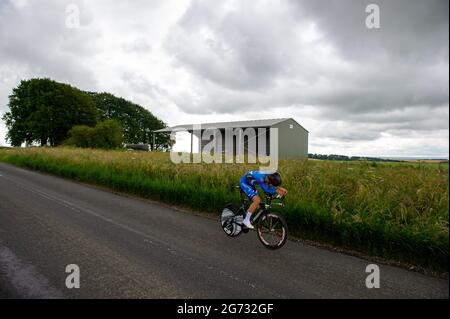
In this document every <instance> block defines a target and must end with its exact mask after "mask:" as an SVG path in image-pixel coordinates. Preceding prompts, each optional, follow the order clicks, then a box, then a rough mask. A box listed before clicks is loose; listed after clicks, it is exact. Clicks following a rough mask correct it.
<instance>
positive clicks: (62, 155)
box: [0, 148, 449, 271]
mask: <svg viewBox="0 0 450 319" xmlns="http://www.w3.org/2000/svg"><path fill="white" fill-rule="evenodd" d="M0 161H3V162H8V163H11V164H14V165H18V166H22V167H27V168H31V169H35V170H40V171H43V172H47V173H51V174H55V175H59V176H63V177H66V178H71V179H75V180H78V181H83V182H88V183H92V184H97V185H102V186H106V187H109V188H111V189H114V190H117V191H122V192H126V193H131V194H135V195H138V196H141V197H145V198H150V199H153V200H159V201H162V202H165V203H169V204H176V205H181V206H185V207H189V208H192V209H196V210H201V211H206V212H215V213H217V214H219V212H220V210H221V208H222V207H223V206H224V204H226V203H228V202H232V201H237V200H238V198H239V194H238V192H237V191H236V190H235V189H234V186H235V185H237V183H238V181H239V178H240V177H241V175H242V174H243V173H244V172H245V171H246V170H251V169H257V168H258V166H257V165H256V164H251V165H250V164H173V163H172V162H171V161H170V157H169V154H168V153H156V152H155V153H146V152H127V151H101V150H89V149H71V148H27V149H20V148H11V149H0ZM279 171H280V172H281V174H282V176H283V186H284V187H286V188H287V189H288V191H289V194H288V196H287V198H286V207H284V208H282V209H280V211H279V212H280V213H282V214H283V215H284V216H285V217H286V220H287V223H288V226H289V230H290V233H291V234H293V235H295V236H298V237H300V238H304V239H308V240H314V241H318V242H321V243H327V244H332V245H335V246H338V247H344V248H350V249H352V250H355V251H360V252H363V253H365V254H368V255H372V256H381V257H384V258H388V259H393V260H396V261H400V262H404V263H407V264H414V265H417V266H420V267H425V268H428V269H433V270H438V271H447V267H448V252H449V249H448V248H449V247H448V246H449V241H448V240H449V236H448V218H449V216H448V199H449V197H448V196H449V194H448V188H449V184H448V182H449V180H448V177H449V175H448V164H439V163H395V164H392V165H391V164H389V163H377V162H332V161H318V160H307V161H306V160H305V161H300V160H298V161H296V160H285V161H280V163H279ZM218 231H219V228H218Z"/></svg>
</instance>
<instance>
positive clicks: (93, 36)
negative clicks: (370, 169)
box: [0, 0, 449, 157]
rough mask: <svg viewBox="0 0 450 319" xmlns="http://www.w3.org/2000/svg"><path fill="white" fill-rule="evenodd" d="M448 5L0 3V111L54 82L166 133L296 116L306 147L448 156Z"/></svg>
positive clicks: (340, 1)
mask: <svg viewBox="0 0 450 319" xmlns="http://www.w3.org/2000/svg"><path fill="white" fill-rule="evenodd" d="M370 3H375V4H378V5H379V8H380V28H378V29H377V28H372V29H369V28H367V26H366V17H367V16H368V15H369V13H366V11H365V9H366V6H367V5H368V4H370ZM74 5H75V6H76V7H74ZM448 5H449V1H448V0H436V1H433V0H421V1H412V0H389V1H379V0H371V1H365V0H336V1H332V0H314V1H313V0H309V1H302V0H292V1H289V0H286V1H274V0H270V1H264V0H258V1H247V0H242V1H222V0H220V1H219V0H217V1H213V0H209V1H197V0H192V1H188V0H186V1H184V0H129V1H126V0H114V1H113V0H95V1H87V0H86V1H82V0H70V1H65V0H0V113H2V114H3V113H4V112H5V111H6V110H7V103H8V95H9V94H10V93H11V90H12V88H13V87H15V86H17V84H18V83H19V81H20V80H21V79H28V78H32V77H50V78H52V79H54V80H56V81H61V82H65V83H69V84H72V85H74V86H77V87H79V88H81V89H84V90H90V91H107V92H111V93H113V94H115V95H118V96H122V97H124V98H127V99H129V100H131V101H133V102H135V103H138V104H141V105H142V106H144V107H145V108H147V109H149V110H150V111H151V112H152V113H153V114H155V115H156V116H158V117H159V118H161V119H162V120H163V121H164V122H166V123H167V124H168V125H176V124H186V123H201V122H220V121H228V120H243V119H244V120H245V119H248V120H252V119H265V118H282V117H292V118H294V119H295V120H297V122H299V123H300V124H301V125H303V126H304V127H305V128H307V129H308V130H309V132H310V145H309V152H311V153H325V154H330V153H334V154H346V155H366V156H422V157H448V154H449V145H448V143H449V133H448V132H449V121H448V116H449V49H448V47H449V34H448V28H449V19H448V12H449V8H448ZM73 8H78V9H79V18H80V19H79V22H80V26H79V27H78V28H77V27H76V24H73V21H75V20H74V19H73V18H74V15H73V13H74V11H73ZM73 26H75V28H74V27H73ZM5 134H6V129H5V127H4V123H3V122H2V123H1V124H0V144H2V145H4V144H6V142H5V140H4V137H5Z"/></svg>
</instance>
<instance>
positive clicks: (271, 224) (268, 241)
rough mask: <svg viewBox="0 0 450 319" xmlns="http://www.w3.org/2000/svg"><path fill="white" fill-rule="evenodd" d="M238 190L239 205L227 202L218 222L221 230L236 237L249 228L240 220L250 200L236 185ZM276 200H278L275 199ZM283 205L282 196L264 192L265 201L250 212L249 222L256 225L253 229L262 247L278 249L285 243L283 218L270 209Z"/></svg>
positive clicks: (285, 227) (286, 229)
mask: <svg viewBox="0 0 450 319" xmlns="http://www.w3.org/2000/svg"><path fill="white" fill-rule="evenodd" d="M236 188H238V189H239V191H240V198H241V202H240V205H237V204H234V203H231V204H227V205H226V206H225V207H224V208H223V210H222V214H221V216H220V224H221V226H222V229H223V231H224V232H225V234H227V235H228V236H230V237H237V236H239V235H240V234H242V233H248V231H249V229H248V228H247V227H245V226H244V225H243V224H242V221H243V219H244V217H245V214H246V212H247V208H248V206H249V205H250V200H249V199H248V197H247V196H246V195H245V193H244V192H243V191H242V189H241V187H240V186H236ZM275 200H278V201H275ZM273 205H278V206H281V207H283V206H284V197H280V196H279V195H278V194H277V195H271V194H268V193H266V194H265V202H264V203H263V202H261V204H260V207H259V209H258V210H257V211H256V212H255V213H254V214H252V216H251V220H250V221H251V223H252V225H256V227H255V229H256V232H257V234H258V238H259V240H260V241H261V243H262V244H263V245H264V247H266V248H269V249H279V248H281V247H283V245H284V244H285V243H286V240H287V237H288V228H287V224H286V221H285V220H284V218H283V217H282V216H281V215H279V214H277V213H275V212H273V211H272V206H273Z"/></svg>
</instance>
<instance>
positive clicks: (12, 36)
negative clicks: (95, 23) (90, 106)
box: [0, 0, 98, 89]
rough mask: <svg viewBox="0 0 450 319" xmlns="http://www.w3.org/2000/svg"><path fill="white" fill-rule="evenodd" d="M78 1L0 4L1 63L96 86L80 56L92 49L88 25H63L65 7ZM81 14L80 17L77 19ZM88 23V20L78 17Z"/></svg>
mask: <svg viewBox="0 0 450 319" xmlns="http://www.w3.org/2000/svg"><path fill="white" fill-rule="evenodd" d="M68 4H77V5H78V6H79V7H80V8H81V7H82V3H81V1H79V0H77V1H68V0H67V1H49V2H47V3H46V5H45V6H42V4H41V2H40V1H27V2H24V5H23V6H21V7H17V6H16V5H15V4H14V3H13V2H12V1H9V0H7V1H2V2H1V6H0V39H1V41H0V58H1V60H2V62H3V63H8V64H20V65H21V66H22V67H27V69H28V70H29V72H28V73H30V74H33V75H34V76H40V77H46V76H48V77H52V78H54V79H56V80H60V81H66V82H69V83H72V84H74V85H78V86H81V87H85V88H90V89H92V88H93V87H95V86H96V81H95V78H94V76H93V72H92V71H91V70H90V68H89V66H88V65H86V64H85V62H84V61H82V60H83V57H89V56H90V55H92V53H93V52H94V51H95V49H96V48H95V41H94V39H95V37H96V36H98V34H96V33H95V32H92V30H88V29H87V28H83V27H81V28H79V29H69V28H67V27H66V24H65V19H66V17H67V16H66V6H67V5H68ZM81 17H83V15H81V16H80V18H81ZM81 23H82V24H83V23H84V24H86V23H89V19H86V20H83V19H81Z"/></svg>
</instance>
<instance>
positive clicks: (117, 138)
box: [64, 120, 123, 149]
mask: <svg viewBox="0 0 450 319" xmlns="http://www.w3.org/2000/svg"><path fill="white" fill-rule="evenodd" d="M122 143H123V133H122V127H121V126H120V124H119V123H118V122H117V121H115V120H105V121H101V122H98V123H97V125H96V126H95V127H89V126H86V125H76V126H74V127H72V128H71V129H70V130H69V138H68V139H67V140H66V141H65V142H64V144H66V145H72V146H78V147H90V148H105V149H114V148H119V147H122Z"/></svg>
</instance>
